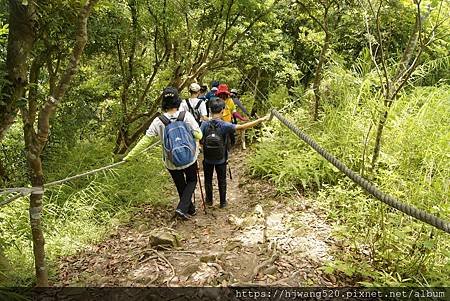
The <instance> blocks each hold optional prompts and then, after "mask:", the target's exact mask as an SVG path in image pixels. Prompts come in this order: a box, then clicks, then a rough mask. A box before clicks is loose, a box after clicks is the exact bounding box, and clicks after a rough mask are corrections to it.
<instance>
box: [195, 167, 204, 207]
mask: <svg viewBox="0 0 450 301" xmlns="http://www.w3.org/2000/svg"><path fill="white" fill-rule="evenodd" d="M197 177H198V184H199V188H200V196H201V197H202V205H203V211H204V212H205V214H206V204H205V197H204V196H203V188H202V180H201V178H200V168H198V167H197Z"/></svg>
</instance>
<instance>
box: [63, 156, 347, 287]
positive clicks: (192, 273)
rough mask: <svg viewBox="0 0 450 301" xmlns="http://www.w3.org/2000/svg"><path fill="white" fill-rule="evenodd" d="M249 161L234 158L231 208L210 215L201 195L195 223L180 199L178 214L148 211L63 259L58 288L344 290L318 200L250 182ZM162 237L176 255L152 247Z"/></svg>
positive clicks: (156, 209) (170, 210) (157, 209)
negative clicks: (333, 267) (185, 216)
mask: <svg viewBox="0 0 450 301" xmlns="http://www.w3.org/2000/svg"><path fill="white" fill-rule="evenodd" d="M246 154H247V152H239V153H236V154H233V156H232V158H231V164H232V165H231V166H232V174H233V180H229V182H228V183H229V184H228V207H227V208H225V209H219V208H218V205H217V202H216V204H215V205H214V206H213V207H210V208H207V214H206V215H205V214H204V213H203V210H200V209H201V207H200V194H199V190H198V189H197V190H196V200H197V204H198V209H199V210H198V214H197V216H195V217H194V218H192V219H191V220H189V221H178V220H174V219H173V218H172V215H173V206H174V205H175V202H176V201H175V200H176V198H175V196H174V202H173V204H172V205H170V206H167V207H154V206H151V205H149V206H146V207H144V208H142V210H140V211H138V212H137V213H136V216H135V217H134V218H133V220H132V221H131V222H130V223H129V224H128V225H125V226H121V227H119V228H117V230H116V232H115V233H114V234H113V235H111V237H110V238H109V239H107V240H106V241H104V242H103V243H100V244H98V245H93V246H91V247H89V248H88V249H86V250H84V251H82V252H80V253H78V254H76V255H74V256H70V257H65V258H62V259H61V261H60V263H59V274H58V279H59V280H58V283H56V285H63V286H64V285H71V286H73V285H81V286H163V285H164V286H165V285H167V286H230V285H233V286H234V285H236V286H246V285H252V286H257V285H278V286H284V285H289V286H336V285H342V284H344V282H342V281H341V280H339V279H336V278H335V276H333V275H328V274H326V273H325V272H324V270H323V268H322V267H324V265H325V264H326V262H327V261H330V260H333V256H332V254H333V252H335V251H336V250H337V249H338V247H337V246H336V242H335V241H334V239H333V238H332V236H331V229H330V226H329V225H327V223H326V222H325V221H324V215H323V213H321V211H320V210H319V209H318V208H316V206H315V204H314V202H313V201H312V200H309V199H306V198H304V197H302V196H301V195H299V194H297V195H293V196H290V197H284V196H279V195H277V193H276V190H275V188H274V187H273V186H272V185H270V184H269V183H267V182H265V181H261V180H255V179H251V178H249V177H248V176H246V175H245V166H244V157H245V156H246ZM202 180H203V179H202ZM215 187H216V186H215ZM216 197H217V195H216ZM155 233H156V234H155ZM155 235H156V236H157V237H158V236H159V238H161V237H160V236H162V239H163V240H164V239H165V238H167V240H168V241H170V240H172V241H173V244H174V245H175V247H171V248H161V247H155V246H152V243H155ZM333 250H334V251H333Z"/></svg>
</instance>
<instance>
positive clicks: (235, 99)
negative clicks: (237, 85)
mask: <svg viewBox="0 0 450 301" xmlns="http://www.w3.org/2000/svg"><path fill="white" fill-rule="evenodd" d="M230 96H231V99H232V100H233V102H234V104H235V105H236V106H237V107H238V108H239V109H240V110H241V111H242V113H243V114H245V115H246V116H247V117H243V116H242V115H241V114H239V112H237V111H236V112H235V113H234V114H233V120H234V122H233V123H235V124H237V119H239V120H241V121H248V117H249V116H250V114H249V112H248V111H247V108H246V107H244V105H243V104H242V102H241V100H240V99H239V95H238V91H237V90H236V89H231V91H230Z"/></svg>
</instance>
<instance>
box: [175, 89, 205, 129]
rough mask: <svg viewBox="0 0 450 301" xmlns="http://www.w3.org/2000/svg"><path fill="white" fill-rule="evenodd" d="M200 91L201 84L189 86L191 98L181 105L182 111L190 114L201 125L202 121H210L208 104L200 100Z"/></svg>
mask: <svg viewBox="0 0 450 301" xmlns="http://www.w3.org/2000/svg"><path fill="white" fill-rule="evenodd" d="M200 89H201V87H200V85H199V84H197V83H192V84H191V85H190V86H189V93H190V94H191V96H190V97H189V98H188V99H186V100H183V101H182V102H181V105H180V111H187V112H190V113H191V114H192V116H194V118H195V120H196V121H197V123H198V124H199V125H200V124H201V123H202V121H206V120H208V112H207V111H206V104H205V103H204V102H203V101H202V100H201V99H199V98H198V97H199V96H200Z"/></svg>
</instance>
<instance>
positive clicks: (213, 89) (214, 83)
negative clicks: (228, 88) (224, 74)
mask: <svg viewBox="0 0 450 301" xmlns="http://www.w3.org/2000/svg"><path fill="white" fill-rule="evenodd" d="M218 86H219V82H218V81H217V80H213V81H212V82H211V91H209V92H208V93H206V95H205V97H206V99H207V100H208V101H209V100H210V99H211V98H212V97H214V96H216V91H217V87H218Z"/></svg>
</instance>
